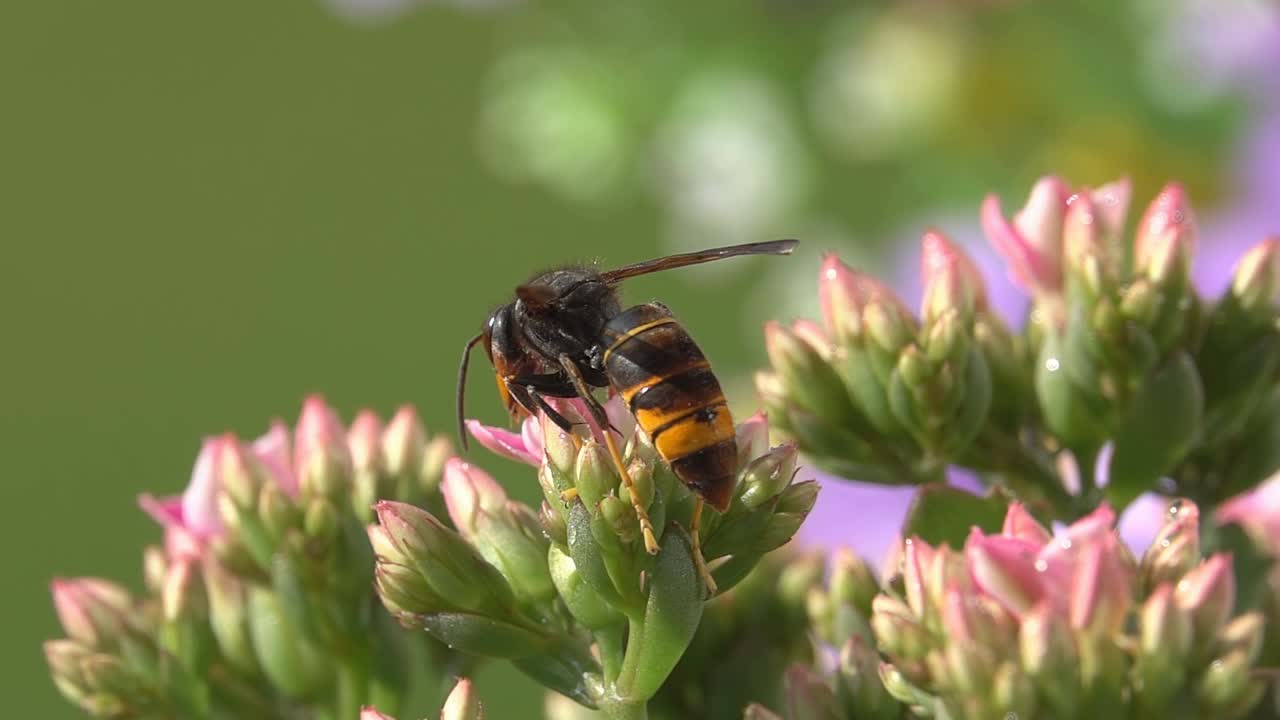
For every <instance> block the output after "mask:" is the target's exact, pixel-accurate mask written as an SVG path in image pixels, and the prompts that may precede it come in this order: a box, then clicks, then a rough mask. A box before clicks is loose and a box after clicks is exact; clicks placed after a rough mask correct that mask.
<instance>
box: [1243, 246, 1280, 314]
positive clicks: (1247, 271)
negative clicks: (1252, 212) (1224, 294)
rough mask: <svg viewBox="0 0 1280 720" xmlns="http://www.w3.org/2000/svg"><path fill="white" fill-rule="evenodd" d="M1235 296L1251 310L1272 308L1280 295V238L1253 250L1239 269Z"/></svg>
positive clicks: (1245, 255) (1252, 248)
mask: <svg viewBox="0 0 1280 720" xmlns="http://www.w3.org/2000/svg"><path fill="white" fill-rule="evenodd" d="M1231 293H1232V294H1233V295H1235V296H1236V297H1237V298H1238V299H1239V300H1240V304H1241V305H1243V306H1245V307H1248V308H1254V307H1257V308H1269V307H1271V305H1272V304H1274V303H1275V300H1276V296H1277V295H1278V294H1280V236H1275V235H1273V236H1271V237H1268V238H1267V239H1266V240H1263V241H1262V242H1260V243H1258V244H1257V245H1254V246H1253V247H1251V248H1249V250H1248V252H1246V253H1245V254H1244V256H1243V257H1241V258H1240V262H1239V264H1237V265H1236V270H1235V275H1234V277H1233V279H1232V281H1231Z"/></svg>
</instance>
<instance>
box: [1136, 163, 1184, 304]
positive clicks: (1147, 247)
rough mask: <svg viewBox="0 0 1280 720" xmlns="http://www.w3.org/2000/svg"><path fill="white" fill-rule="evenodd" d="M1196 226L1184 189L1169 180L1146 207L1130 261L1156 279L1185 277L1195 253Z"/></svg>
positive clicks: (1144, 273) (1139, 271)
mask: <svg viewBox="0 0 1280 720" xmlns="http://www.w3.org/2000/svg"><path fill="white" fill-rule="evenodd" d="M1195 242H1196V226H1195V218H1194V216H1193V215H1192V213H1191V205H1190V203H1189V202H1188V201H1187V195H1186V192H1185V191H1184V190H1183V189H1182V186H1181V185H1179V184H1177V183H1169V184H1168V185H1166V186H1165V187H1164V189H1163V190H1161V191H1160V194H1159V195H1157V196H1156V199H1155V200H1153V201H1152V202H1151V205H1149V206H1148V207H1147V211H1146V213H1145V214H1144V215H1143V216H1142V220H1141V222H1139V223H1138V231H1137V235H1136V236H1135V238H1134V246H1133V264H1134V268H1135V269H1136V270H1137V272H1138V273H1139V274H1141V275H1144V276H1146V277H1148V278H1151V279H1152V280H1155V281H1157V282H1163V281H1165V280H1166V279H1168V278H1177V277H1182V276H1185V275H1186V273H1187V272H1188V270H1189V268H1190V264H1191V256H1192V255H1193V254H1194V253H1195Z"/></svg>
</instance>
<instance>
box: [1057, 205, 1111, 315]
mask: <svg viewBox="0 0 1280 720" xmlns="http://www.w3.org/2000/svg"><path fill="white" fill-rule="evenodd" d="M1102 223H1103V221H1102V218H1101V217H1100V215H1099V213H1098V212H1097V210H1096V209H1095V208H1094V206H1093V199H1092V197H1091V196H1090V195H1089V194H1088V193H1081V194H1078V195H1073V196H1072V197H1071V204H1070V207H1069V208H1068V209H1067V216H1066V219H1065V221H1064V225H1063V229H1062V237H1063V257H1064V262H1065V264H1066V266H1067V267H1068V268H1069V269H1070V270H1071V272H1073V273H1074V274H1075V276H1076V277H1079V278H1081V279H1082V280H1084V281H1085V283H1086V284H1087V286H1088V287H1089V288H1090V289H1091V290H1093V291H1094V292H1100V291H1101V290H1102V289H1103V288H1104V287H1105V286H1106V285H1107V284H1108V283H1110V281H1111V280H1112V279H1113V277H1114V275H1115V272H1116V267H1115V266H1116V261H1117V260H1118V258H1116V256H1115V255H1116V253H1115V252H1114V251H1113V250H1112V246H1111V245H1110V243H1109V242H1108V241H1107V240H1106V239H1105V238H1106V235H1105V229H1104V228H1103V227H1102Z"/></svg>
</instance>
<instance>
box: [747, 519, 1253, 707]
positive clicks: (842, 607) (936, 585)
mask: <svg viewBox="0 0 1280 720" xmlns="http://www.w3.org/2000/svg"><path fill="white" fill-rule="evenodd" d="M1113 523H1114V514H1113V513H1112V511H1111V510H1110V509H1109V508H1108V507H1106V506H1103V507H1101V508H1099V509H1098V510H1096V511H1094V512H1093V513H1091V514H1089V515H1088V516H1086V517H1084V518H1082V519H1080V520H1079V521H1077V522H1075V523H1073V524H1072V525H1071V526H1069V527H1067V528H1065V530H1064V531H1062V532H1061V533H1060V534H1059V535H1058V536H1056V537H1055V536H1053V535H1051V534H1050V533H1049V532H1048V530H1046V529H1045V528H1044V527H1043V526H1042V525H1040V524H1039V522H1037V521H1036V520H1035V519H1034V518H1033V517H1032V516H1031V515H1030V514H1029V513H1028V512H1027V510H1026V508H1025V507H1023V506H1022V505H1018V504H1014V505H1012V506H1011V507H1010V508H1009V511H1008V513H1007V514H1006V516H1005V518H1004V524H1003V527H1002V528H1001V530H1000V531H999V532H993V533H985V532H983V531H981V530H979V529H977V528H974V529H973V530H972V532H971V533H970V535H969V537H968V538H967V539H966V540H965V543H964V546H963V548H962V549H961V550H953V549H952V548H951V547H949V546H947V545H939V546H934V545H931V544H929V543H927V542H925V541H923V540H921V539H920V538H909V539H908V540H906V541H905V542H904V543H903V544H902V551H901V553H900V554H899V562H898V566H897V568H896V574H895V576H894V577H892V578H890V579H889V580H888V581H887V582H886V583H885V586H884V588H883V589H882V590H879V591H878V594H877V588H876V585H875V582H874V580H872V579H871V578H870V576H869V575H868V574H866V573H865V572H864V571H862V570H861V569H860V567H859V565H858V564H857V563H856V562H851V561H842V562H843V563H844V569H841V567H842V566H841V565H840V564H837V568H836V570H835V571H834V572H833V575H832V578H831V581H830V583H829V585H828V586H827V587H821V586H815V587H814V588H813V589H811V591H810V593H811V596H812V597H811V601H810V607H811V613H812V614H813V615H814V627H815V628H816V629H818V631H819V633H820V636H821V638H822V639H823V640H824V641H825V642H827V643H831V644H832V645H833V646H834V647H838V648H840V650H839V654H838V658H837V659H836V660H835V661H834V662H833V663H830V668H829V669H828V670H827V671H825V672H824V671H823V670H821V669H816V670H815V669H810V668H808V667H803V666H799V667H795V668H792V669H791V670H790V671H789V673H788V675H787V701H786V707H787V708H788V711H789V712H788V715H789V716H790V717H792V718H810V717H821V718H832V719H833V720H840V719H842V718H850V719H852V718H858V720H865V719H866V718H872V719H875V718H883V719H885V720H888V719H889V718H898V717H901V716H902V713H903V711H904V710H905V708H906V707H910V708H911V709H912V711H913V713H914V714H915V715H917V716H921V717H935V718H954V719H956V720H962V719H965V718H973V719H975V720H976V719H979V718H1000V717H1018V718H1039V717H1053V718H1081V717H1151V718H1157V717H1173V716H1176V714H1177V713H1185V715H1186V717H1222V718H1232V717H1242V716H1244V715H1245V714H1246V713H1247V712H1248V711H1249V710H1250V709H1251V708H1252V707H1253V706H1254V705H1255V704H1256V703H1257V701H1258V699H1259V698H1260V697H1261V696H1262V694H1263V692H1264V690H1265V688H1266V684H1265V682H1264V681H1263V680H1262V679H1261V678H1259V677H1256V676H1254V675H1253V674H1252V669H1253V667H1254V665H1255V663H1256V662H1257V660H1258V657H1259V652H1260V650H1261V647H1262V637H1263V636H1262V617H1261V615H1260V614H1259V613H1258V612H1256V611H1252V612H1245V613H1243V614H1239V615H1234V616H1233V606H1234V603H1235V600H1236V584H1235V583H1236V579H1235V576H1234V574H1233V570H1232V566H1231V563H1230V561H1229V559H1228V557H1227V556H1225V555H1222V554H1214V555H1211V556H1210V557H1208V558H1203V557H1202V556H1201V550H1200V547H1199V531H1200V528H1199V512H1198V510H1197V508H1196V506H1195V505H1194V504H1192V503H1190V502H1185V501H1183V502H1176V503H1173V504H1171V505H1170V508H1169V512H1168V515H1167V522H1166V524H1165V525H1164V527H1163V529H1162V531H1161V533H1160V536H1159V537H1158V538H1157V539H1156V542H1154V543H1153V544H1152V546H1151V547H1150V548H1149V549H1148V550H1147V551H1146V553H1145V554H1144V555H1143V557H1142V558H1141V559H1140V560H1138V559H1135V558H1134V557H1133V556H1132V555H1131V554H1130V553H1129V551H1128V549H1127V548H1126V547H1125V545H1124V543H1122V542H1121V541H1120V539H1119V537H1118V536H1117V534H1116V532H1115V530H1114V528H1113ZM882 658H883V660H882ZM1175 711H1176V712H1175ZM747 716H748V717H749V718H757V719H760V720H763V719H764V718H771V717H776V716H775V715H773V714H772V713H771V712H769V711H767V710H765V709H764V708H756V709H754V710H752V711H750V712H748V714H747Z"/></svg>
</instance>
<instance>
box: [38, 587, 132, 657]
mask: <svg viewBox="0 0 1280 720" xmlns="http://www.w3.org/2000/svg"><path fill="white" fill-rule="evenodd" d="M49 590H50V591H51V592H52V594H53V609H54V611H55V612H57V614H58V622H59V623H61V624H62V630H63V632H65V633H66V634H67V637H69V638H71V639H72V640H75V641H76V642H78V643H80V644H82V645H85V646H87V647H90V648H94V649H97V650H101V649H107V648H110V647H111V646H113V645H114V644H115V641H116V638H117V637H118V636H119V634H120V632H121V631H122V630H123V629H124V626H125V619H126V617H127V615H128V613H129V611H130V609H131V608H132V605H133V598H132V597H131V596H130V595H129V591H128V590H125V589H124V588H123V587H121V586H119V585H117V584H115V583H113V582H110V581H108V580H101V579H99V578H72V579H69V580H68V579H63V578H54V580H53V582H51V583H50V584H49Z"/></svg>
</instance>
